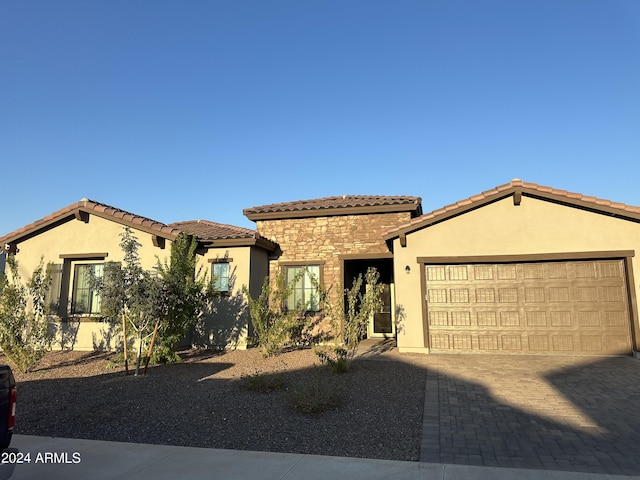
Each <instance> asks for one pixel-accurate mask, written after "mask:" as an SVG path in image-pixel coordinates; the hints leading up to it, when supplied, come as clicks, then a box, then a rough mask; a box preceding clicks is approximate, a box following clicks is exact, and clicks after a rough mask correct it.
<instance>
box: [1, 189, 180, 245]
mask: <svg viewBox="0 0 640 480" xmlns="http://www.w3.org/2000/svg"><path fill="white" fill-rule="evenodd" d="M79 212H87V213H89V214H94V215H97V216H100V217H103V218H111V219H114V220H115V221H117V222H118V223H123V224H131V225H132V226H134V225H135V226H137V227H138V228H139V226H140V225H142V226H143V228H144V229H145V230H147V231H148V232H149V233H154V234H158V235H162V236H166V237H167V238H175V237H176V236H177V235H178V234H179V233H180V230H178V229H176V228H174V227H170V226H169V225H166V224H164V223H162V222H158V221H156V220H151V219H150V218H146V217H142V216H140V215H134V214H133V213H129V212H126V211H124V210H120V209H118V208H115V207H111V206H109V205H106V204H104V203H100V202H96V201H94V200H89V199H87V198H83V199H82V200H80V201H79V202H76V203H73V204H71V205H69V206H67V207H64V208H62V209H60V210H58V211H56V212H53V213H52V214H50V215H47V216H46V217H44V218H41V219H40V220H36V221H35V222H33V223H30V224H29V225H25V226H24V227H22V228H19V229H18V230H15V231H14V232H11V233H8V234H6V235H4V236H2V237H0V245H4V244H5V243H10V242H14V241H16V240H18V239H21V238H24V237H28V236H32V235H35V234H37V233H38V232H39V231H41V230H42V229H45V228H47V227H49V226H50V225H53V224H56V223H57V222H61V221H65V220H66V219H68V218H69V217H70V216H73V215H76V214H77V213H79Z"/></svg>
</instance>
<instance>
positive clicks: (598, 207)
mask: <svg viewBox="0 0 640 480" xmlns="http://www.w3.org/2000/svg"><path fill="white" fill-rule="evenodd" d="M511 195H513V196H514V202H516V201H517V203H515V205H520V204H521V202H522V197H530V198H537V199H539V200H545V201H549V202H553V203H557V204H561V205H566V206H569V207H574V208H579V209H581V210H587V211H590V212H593V213H599V214H601V215H610V216H614V217H618V218H621V219H627V220H632V221H636V222H638V221H640V214H638V213H634V212H627V211H625V210H622V209H620V208H615V207H611V206H609V205H604V204H598V203H593V202H587V201H584V200H582V199H578V198H572V197H568V196H564V195H558V194H555V193H553V192H544V191H541V190H537V189H534V188H527V187H509V188H506V189H504V190H500V191H498V192H496V193H495V194H493V195H489V196H487V197H485V198H484V199H482V200H479V201H477V202H471V203H469V204H467V205H462V206H460V207H458V208H454V209H451V210H448V211H445V212H443V213H441V214H439V215H434V216H432V217H429V218H427V219H424V220H423V221H419V222H416V223H414V224H412V225H407V226H405V227H400V228H398V229H397V230H394V231H392V232H389V233H388V234H386V235H385V236H384V237H383V238H384V239H385V240H386V241H390V240H393V239H396V238H398V237H401V236H402V235H408V234H410V233H412V232H415V231H416V230H421V229H423V228H426V227H429V226H431V225H434V224H436V223H440V222H443V221H445V220H448V219H450V218H453V217H456V216H458V215H462V214H464V213H467V212H469V211H471V210H475V209H477V208H481V207H484V206H485V205H488V204H490V203H493V202H496V201H498V200H502V199H504V198H507V197H509V196H511ZM516 196H517V197H519V198H515V197H516Z"/></svg>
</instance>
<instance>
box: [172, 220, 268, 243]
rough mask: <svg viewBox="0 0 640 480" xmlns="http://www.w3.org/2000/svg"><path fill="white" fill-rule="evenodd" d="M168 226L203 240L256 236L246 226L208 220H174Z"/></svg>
mask: <svg viewBox="0 0 640 480" xmlns="http://www.w3.org/2000/svg"><path fill="white" fill-rule="evenodd" d="M170 226H172V227H174V228H177V229H178V230H181V231H183V232H186V233H188V234H190V235H195V236H196V237H198V239H200V240H205V241H206V240H222V239H232V238H257V235H258V234H257V233H256V232H255V231H254V230H250V229H248V228H243V227H236V226H234V225H227V224H224V223H216V222H211V221H209V220H188V221H184V222H175V223H172V224H171V225H170Z"/></svg>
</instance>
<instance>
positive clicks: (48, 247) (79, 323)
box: [16, 215, 171, 351]
mask: <svg viewBox="0 0 640 480" xmlns="http://www.w3.org/2000/svg"><path fill="white" fill-rule="evenodd" d="M122 232H123V226H122V225H121V224H119V223H116V222H113V221H110V220H106V219H104V218H101V217H99V216H96V215H89V222H88V223H85V222H83V221H79V220H75V219H71V220H69V221H67V222H65V223H62V224H60V225H58V226H55V227H54V228H51V229H49V230H46V231H44V232H42V233H40V234H38V235H36V236H34V237H31V238H29V239H26V240H24V241H22V242H20V243H19V244H18V245H17V248H18V250H17V253H16V259H17V260H18V264H19V274H20V276H21V277H22V280H23V281H24V282H26V281H27V280H28V279H29V278H30V277H31V274H32V273H33V270H34V269H35V268H36V267H37V266H38V264H39V262H40V259H41V258H43V259H44V264H45V265H46V264H47V263H49V262H51V263H54V264H62V263H63V262H64V260H63V258H61V257H60V256H61V255H77V256H79V257H80V258H78V259H73V260H71V264H73V263H75V262H82V256H83V255H86V256H89V255H90V254H96V253H107V254H108V256H107V257H106V258H105V261H122V259H123V254H122V250H121V249H120V240H121V238H120V234H121V233H122ZM134 233H135V235H136V237H137V238H138V242H140V244H141V246H140V248H139V254H140V260H141V264H142V267H143V268H145V269H151V268H153V267H154V266H155V265H156V263H157V258H160V259H161V260H164V259H166V258H168V257H169V256H170V254H171V242H170V241H167V242H166V245H165V248H164V249H160V248H158V247H155V246H154V245H153V241H152V236H151V234H149V233H146V232H142V231H135V230H134ZM69 295H70V293H69ZM70 305H71V304H70V302H69V303H68V306H67V315H65V316H66V317H67V320H68V321H65V322H60V321H59V320H54V321H52V324H51V325H52V328H53V330H54V332H55V340H54V344H53V348H54V349H74V350H81V351H82V350H86V351H91V350H95V349H113V348H115V347H116V345H117V344H118V343H120V342H121V339H120V338H119V337H116V336H114V332H113V329H112V328H111V327H110V325H109V324H108V323H106V322H97V321H93V320H92V319H91V318H90V317H84V318H82V317H72V316H71V314H70V312H69V308H70Z"/></svg>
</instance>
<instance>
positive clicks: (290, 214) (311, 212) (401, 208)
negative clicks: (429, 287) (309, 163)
mask: <svg viewBox="0 0 640 480" xmlns="http://www.w3.org/2000/svg"><path fill="white" fill-rule="evenodd" d="M418 208H419V206H418V205H416V204H414V203H408V204H399V205H375V206H364V207H329V208H312V209H308V210H290V211H278V212H262V213H245V216H246V217H247V218H248V219H249V220H253V221H256V220H284V219H292V218H313V217H337V216H341V215H366V214H373V213H398V212H413V211H417V210H418Z"/></svg>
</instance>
